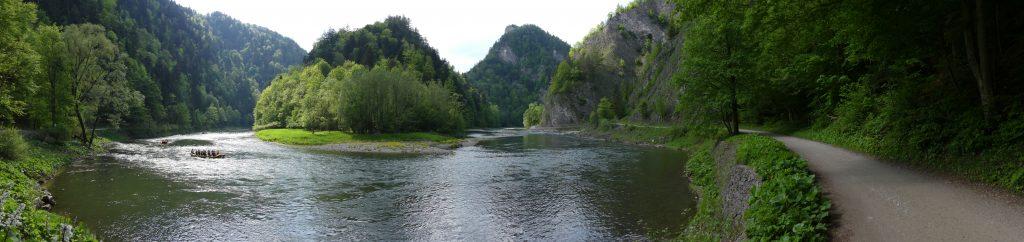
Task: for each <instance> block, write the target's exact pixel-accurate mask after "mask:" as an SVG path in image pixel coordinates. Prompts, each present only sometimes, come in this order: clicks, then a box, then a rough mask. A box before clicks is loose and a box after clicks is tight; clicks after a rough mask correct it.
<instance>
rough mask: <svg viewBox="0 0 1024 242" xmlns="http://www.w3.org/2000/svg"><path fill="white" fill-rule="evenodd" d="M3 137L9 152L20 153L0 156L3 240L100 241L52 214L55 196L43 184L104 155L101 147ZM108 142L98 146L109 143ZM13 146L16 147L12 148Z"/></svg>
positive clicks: (10, 136)
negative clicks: (64, 169) (83, 160)
mask: <svg viewBox="0 0 1024 242" xmlns="http://www.w3.org/2000/svg"><path fill="white" fill-rule="evenodd" d="M0 132H12V133H13V134H4V135H2V136H3V137H0V138H3V139H4V140H2V141H0V142H3V143H5V147H4V148H5V149H8V150H7V151H5V152H10V151H13V152H18V153H20V154H18V155H14V156H17V158H13V159H11V158H4V157H0V190H2V191H3V192H2V194H0V203H2V211H3V213H0V228H2V229H3V231H4V232H3V233H0V238H2V239H0V240H5V241H9V240H13V241H19V240H25V241H54V240H61V239H62V238H65V237H70V239H71V240H73V241H96V237H95V236H93V234H92V233H91V232H90V231H89V230H88V229H87V228H85V226H83V225H82V224H80V223H77V222H75V221H72V220H71V219H69V218H67V217H64V216H61V215H58V214H56V213H53V212H50V211H49V210H48V209H49V208H51V206H52V205H53V203H54V199H53V197H52V196H51V195H50V194H49V192H47V191H46V190H45V189H44V188H43V186H42V184H43V183H45V182H46V181H48V180H50V179H52V178H53V176H55V175H56V173H57V172H58V171H59V170H60V168H61V167H63V166H66V165H68V164H70V163H71V162H74V161H75V160H78V159H80V158H81V157H85V156H89V155H92V154H96V153H100V152H103V149H102V148H99V147H101V145H97V146H95V147H91V148H90V147H83V146H80V145H76V144H70V143H66V144H62V145H55V144H48V143H45V142H42V141H38V140H36V139H31V138H30V139H28V140H27V141H26V140H24V139H23V138H21V135H20V134H17V132H16V131H0ZM106 142H107V141H105V140H104V139H102V138H100V139H98V140H97V144H103V143H106ZM9 144H16V145H15V146H20V147H18V148H12V147H11V146H8V145H9Z"/></svg>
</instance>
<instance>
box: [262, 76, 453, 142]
mask: <svg viewBox="0 0 1024 242" xmlns="http://www.w3.org/2000/svg"><path fill="white" fill-rule="evenodd" d="M419 75H420V73H418V72H416V71H414V70H411V69H410V68H408V67H401V66H396V65H394V63H392V62H386V61H385V62H382V63H381V64H380V65H377V66H375V67H372V68H368V67H364V66H362V65H359V64H356V63H354V62H346V63H344V64H342V65H341V66H338V67H335V68H331V66H330V64H328V63H327V62H326V61H323V60H320V61H317V62H315V63H314V64H312V65H309V66H307V67H305V68H303V69H294V70H292V71H291V72H289V73H287V74H284V75H281V76H279V77H278V78H277V79H275V80H274V81H273V82H272V83H271V85H270V87H268V88H267V89H266V90H264V91H263V93H262V94H261V95H260V99H259V101H258V102H257V105H256V110H255V115H256V124H255V126H254V129H266V128H303V129H306V130H310V131H313V132H316V131H322V130H341V131H350V132H355V133H399V132H413V131H433V132H441V133H455V132H460V131H461V130H462V129H463V128H464V127H465V126H466V121H465V118H464V117H463V116H462V114H463V107H462V103H461V102H460V101H459V98H458V96H457V95H456V94H454V93H453V92H451V91H450V90H449V88H446V87H444V86H442V85H441V84H440V83H435V82H427V83H424V82H421V81H419Z"/></svg>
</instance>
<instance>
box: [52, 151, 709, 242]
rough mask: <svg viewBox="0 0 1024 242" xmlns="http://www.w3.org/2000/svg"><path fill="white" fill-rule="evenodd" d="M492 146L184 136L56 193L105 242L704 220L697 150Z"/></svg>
mask: <svg viewBox="0 0 1024 242" xmlns="http://www.w3.org/2000/svg"><path fill="white" fill-rule="evenodd" d="M488 135H498V136H504V137H500V138H493V139H488V140H485V141H482V142H480V143H479V144H478V145H476V146H472V147H464V148H460V149H458V150H457V151H456V152H455V153H454V154H451V155H435V156H367V155H346V154H332V153H324V152H311V151H308V150H304V149H301V148H292V147H288V146H281V145H276V144H272V143H266V142H262V141H259V140H258V139H255V138H254V137H253V135H252V133H251V132H239V133H209V134H195V135H179V136H171V137H166V138H160V139H154V140H149V141H144V142H138V143H134V144H120V145H118V148H117V149H116V150H115V152H113V154H111V155H109V156H107V157H101V158H97V159H94V160H87V161H83V162H79V163H76V164H74V165H72V166H71V167H69V168H68V169H67V171H66V172H64V173H62V174H61V175H60V176H58V177H57V178H56V179H55V180H54V183H53V185H52V187H51V192H53V194H54V195H55V196H56V198H57V202H58V203H57V206H56V210H57V211H58V212H60V213H64V214H67V215H69V216H72V217H74V218H76V219H78V220H79V221H81V222H83V223H85V224H86V225H87V226H88V227H89V228H90V229H92V231H93V232H94V233H96V234H98V235H99V236H100V237H101V238H103V239H106V240H160V241H166V240H218V241H222V240H605V239H625V240H636V239H643V238H650V237H652V236H653V237H655V238H658V237H665V236H674V234H675V233H678V232H679V231H680V228H681V227H682V226H684V225H685V222H686V221H687V220H688V219H689V216H690V215H689V213H690V211H691V210H693V206H694V200H693V196H692V195H691V193H690V191H689V190H688V184H687V179H686V178H685V176H684V175H683V166H684V164H683V161H684V160H685V154H684V153H681V152H678V151H671V150H664V149H653V148H642V147H635V146H624V145H621V144H615V143H606V142H600V141H594V140H587V139H580V138H575V137H570V136H564V135H556V134H530V133H524V132H521V131H503V132H498V133H497V134H488ZM160 140H170V141H172V142H173V141H175V140H186V141H188V142H179V143H177V144H179V145H159V141H160ZM202 141H209V142H212V143H207V142H202ZM190 144H191V145H194V146H190ZM190 149H217V150H221V151H224V152H225V153H227V154H229V157H228V158H226V159H197V158H191V157H189V155H188V154H189V150H190Z"/></svg>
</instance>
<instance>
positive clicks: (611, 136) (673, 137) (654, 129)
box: [582, 121, 723, 149]
mask: <svg viewBox="0 0 1024 242" xmlns="http://www.w3.org/2000/svg"><path fill="white" fill-rule="evenodd" d="M582 132H583V134H585V135H587V136H592V137H597V138H603V139H608V140H611V141H616V142H624V143H630V144H646V145H661V146H665V147H668V148H672V149H687V148H691V147H694V146H696V145H698V144H700V143H702V142H704V141H707V140H708V138H707V137H720V136H722V135H723V133H722V130H718V129H696V128H691V127H686V126H661V125H647V124H633V123H612V122H609V121H602V122H601V123H600V124H599V125H597V126H584V127H583V130H582Z"/></svg>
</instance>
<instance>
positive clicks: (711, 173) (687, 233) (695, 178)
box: [677, 143, 727, 241]
mask: <svg viewBox="0 0 1024 242" xmlns="http://www.w3.org/2000/svg"><path fill="white" fill-rule="evenodd" d="M713 148H714V144H712V143H707V144H704V145H701V146H699V147H697V148H696V149H694V152H693V155H691V156H690V159H689V160H688V161H687V162H686V172H687V174H688V175H689V176H690V179H691V183H690V185H691V186H694V189H693V190H694V191H696V192H697V194H698V195H699V198H700V200H699V201H698V202H697V212H696V213H695V214H694V215H693V218H691V219H690V222H689V223H688V224H687V225H686V228H685V229H684V231H683V233H682V234H680V235H679V238H677V240H681V241H721V240H722V238H723V236H722V235H724V233H726V231H727V227H726V226H727V223H726V220H725V219H724V218H723V215H722V211H721V198H720V196H719V188H718V184H717V180H718V179H717V172H716V171H715V166H716V164H715V160H714V157H712V156H711V150H712V149H713Z"/></svg>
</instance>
